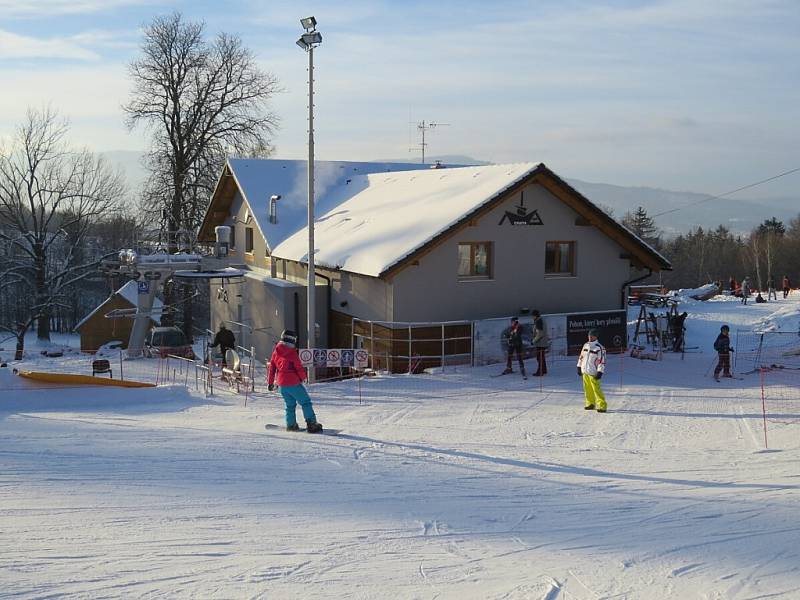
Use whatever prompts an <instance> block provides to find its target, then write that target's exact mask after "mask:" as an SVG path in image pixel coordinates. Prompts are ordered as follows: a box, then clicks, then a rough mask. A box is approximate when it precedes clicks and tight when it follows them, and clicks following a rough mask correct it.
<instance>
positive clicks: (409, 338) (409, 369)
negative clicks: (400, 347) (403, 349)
mask: <svg viewBox="0 0 800 600" xmlns="http://www.w3.org/2000/svg"><path fill="white" fill-rule="evenodd" d="M408 374H409V375H411V325H409V326H408Z"/></svg>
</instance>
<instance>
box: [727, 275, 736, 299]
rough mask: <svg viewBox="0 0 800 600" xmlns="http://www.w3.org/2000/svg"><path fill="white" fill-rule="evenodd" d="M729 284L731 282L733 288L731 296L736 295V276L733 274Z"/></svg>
mask: <svg viewBox="0 0 800 600" xmlns="http://www.w3.org/2000/svg"><path fill="white" fill-rule="evenodd" d="M728 284H729V286H730V288H731V296H735V295H736V277H734V276H733V275H731V278H730V280H729V281H728Z"/></svg>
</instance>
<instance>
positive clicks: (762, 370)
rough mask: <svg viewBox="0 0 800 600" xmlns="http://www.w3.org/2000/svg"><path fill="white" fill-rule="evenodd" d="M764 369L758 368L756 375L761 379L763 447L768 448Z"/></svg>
mask: <svg viewBox="0 0 800 600" xmlns="http://www.w3.org/2000/svg"><path fill="white" fill-rule="evenodd" d="M765 372H766V369H763V368H759V369H758V376H759V379H760V380H761V416H762V417H763V419H764V449H765V450H769V446H768V445H767V401H766V394H765V393H764V373H765Z"/></svg>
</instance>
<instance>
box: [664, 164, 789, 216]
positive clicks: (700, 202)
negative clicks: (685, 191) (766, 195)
mask: <svg viewBox="0 0 800 600" xmlns="http://www.w3.org/2000/svg"><path fill="white" fill-rule="evenodd" d="M798 171H800V167H795V168H794V169H789V170H788V171H784V172H783V173H779V174H778V175H773V176H772V177H768V178H767V179H762V180H761V181H756V182H755V183H749V184H747V185H744V186H742V187H740V188H736V189H735V190H731V191H729V192H725V193H724V194H719V195H717V196H709V197H708V198H703V199H702V200H697V201H696V202H690V203H689V204H687V205H686V206H679V207H678V208H672V209H670V210H665V211H663V212H660V213H656V214H654V215H653V217H661V216H663V215H668V214H670V213H674V212H678V211H679V210H683V209H684V208H689V207H690V206H697V205H698V204H702V203H703V202H708V201H709V200H717V199H719V198H724V197H725V196H730V195H731V194H735V193H736V192H741V191H742V190H747V189H750V188H753V187H756V186H758V185H762V184H764V183H767V182H769V181H774V180H776V179H780V178H781V177H785V176H786V175H791V174H792V173H797V172H798Z"/></svg>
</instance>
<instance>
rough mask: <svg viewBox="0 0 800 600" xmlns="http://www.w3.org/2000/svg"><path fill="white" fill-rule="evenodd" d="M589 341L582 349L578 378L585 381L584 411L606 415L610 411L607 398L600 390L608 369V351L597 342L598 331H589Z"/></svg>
mask: <svg viewBox="0 0 800 600" xmlns="http://www.w3.org/2000/svg"><path fill="white" fill-rule="evenodd" d="M588 336H589V341H588V342H586V343H585V344H584V345H583V348H581V355H580V356H579V357H578V377H580V378H581V379H582V380H583V394H584V396H585V398H586V403H585V405H584V407H583V408H584V409H586V410H594V408H595V407H596V408H597V412H600V413H604V412H606V410H608V406H607V405H606V397H605V395H604V394H603V390H602V389H601V388H600V379H601V378H602V377H603V372H604V371H605V369H606V349H605V348H604V347H603V345H602V344H601V343H600V342H598V341H597V331H596V330H594V329H590V330H589V334H588Z"/></svg>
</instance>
